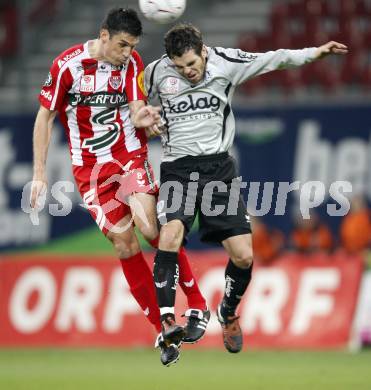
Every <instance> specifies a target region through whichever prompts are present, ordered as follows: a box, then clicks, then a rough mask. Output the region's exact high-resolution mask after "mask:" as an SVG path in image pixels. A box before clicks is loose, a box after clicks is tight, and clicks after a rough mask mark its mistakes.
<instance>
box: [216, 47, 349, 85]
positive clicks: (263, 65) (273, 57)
mask: <svg viewBox="0 0 371 390" xmlns="http://www.w3.org/2000/svg"><path fill="white" fill-rule="evenodd" d="M214 50H215V53H216V54H217V55H218V56H220V57H222V58H224V59H225V60H226V61H225V68H226V72H227V74H229V77H230V79H231V81H232V83H233V84H234V85H237V84H241V83H242V82H244V81H246V80H248V79H250V78H253V77H256V76H259V75H262V74H264V73H268V72H271V71H274V70H282V69H287V68H292V67H298V66H302V65H305V64H307V63H309V62H312V61H315V60H317V59H320V58H323V57H325V56H327V55H329V54H346V53H347V52H348V48H347V47H346V46H345V45H343V44H341V43H338V42H328V43H326V44H325V45H322V46H320V47H318V48H317V47H311V48H305V49H299V50H290V49H278V50H274V51H268V52H266V53H248V52H244V51H242V50H239V49H223V48H215V49H214Z"/></svg>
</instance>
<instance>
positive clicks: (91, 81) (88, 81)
mask: <svg viewBox="0 0 371 390" xmlns="http://www.w3.org/2000/svg"><path fill="white" fill-rule="evenodd" d="M94 89H95V77H94V76H90V75H85V76H82V77H81V80H80V91H81V92H94Z"/></svg>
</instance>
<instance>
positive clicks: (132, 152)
mask: <svg viewBox="0 0 371 390" xmlns="http://www.w3.org/2000/svg"><path fill="white" fill-rule="evenodd" d="M141 34H142V25H141V22H140V20H139V18H138V15H137V14H136V12H135V11H133V10H130V9H123V8H115V9H112V10H111V11H110V12H109V13H108V14H107V16H106V17H105V19H104V21H103V23H102V25H101V28H100V32H99V37H98V38H97V39H94V40H90V41H87V42H85V43H83V44H78V45H76V46H73V47H71V48H69V49H67V50H65V51H64V52H63V53H62V54H60V55H59V56H58V57H57V58H56V59H55V60H54V62H53V64H52V66H51V68H50V73H49V75H48V78H47V79H46V81H45V84H44V86H43V88H42V90H41V92H40V96H39V101H40V109H39V111H38V114H37V117H36V121H35V127H34V142H33V147H34V175H33V185H32V192H31V206H32V207H35V206H36V204H37V199H38V197H39V195H40V193H41V192H42V191H43V190H44V189H45V188H46V185H47V177H46V169H45V166H46V158H47V151H48V145H49V140H50V135H51V130H52V124H53V121H54V118H55V116H56V114H57V113H59V117H60V120H61V122H62V124H63V127H64V128H65V131H66V136H67V139H68V142H69V147H70V154H71V159H72V169H73V174H74V177H75V180H76V183H77V186H78V189H79V191H80V194H81V196H82V198H83V200H84V204H85V207H86V208H87V209H88V210H89V212H90V214H91V215H92V217H93V218H94V219H95V221H96V223H97V224H98V226H99V228H100V229H101V230H102V232H103V233H104V234H105V235H106V237H107V238H108V239H109V240H110V241H111V242H112V244H113V246H114V248H115V250H116V253H117V255H118V257H119V259H120V262H121V265H122V269H123V273H124V275H125V277H126V279H127V281H128V284H129V286H130V290H131V293H132V294H133V296H134V298H135V299H136V300H137V302H138V304H139V305H140V307H141V308H142V310H143V312H144V313H145V314H146V316H147V318H148V320H149V321H150V322H151V323H152V324H153V325H154V326H155V328H156V329H157V331H158V332H160V331H161V324H160V313H159V309H158V306H157V301H156V296H155V287H154V284H153V277H152V272H151V270H150V268H149V267H148V265H147V263H146V262H145V260H144V257H143V254H142V252H141V249H140V246H139V242H138V239H137V237H136V234H135V232H134V226H133V223H132V222H134V224H135V225H136V226H137V227H138V229H139V230H140V231H141V232H142V234H143V235H144V237H145V238H146V239H147V240H148V241H149V242H150V243H151V244H152V246H154V247H157V243H158V235H159V232H158V227H157V218H156V196H157V190H158V188H157V186H156V183H155V181H154V179H153V175H152V168H151V166H150V164H149V163H148V160H147V137H146V134H145V129H144V128H148V129H149V131H156V125H157V123H158V122H159V120H160V115H159V107H153V106H150V105H146V94H145V92H144V85H143V70H144V67H143V63H142V60H141V57H140V55H139V54H138V52H137V51H136V50H135V46H136V45H137V44H138V42H139V38H140V36H141ZM179 257H180V258H181V261H180V267H179V268H180V279H181V281H182V282H184V283H182V287H183V289H184V292H185V294H186V296H187V298H188V304H189V307H190V308H191V311H192V310H195V311H196V312H198V311H202V310H206V302H205V299H204V298H203V296H202V295H201V293H200V291H199V288H198V285H197V283H196V281H195V279H194V276H193V274H192V271H191V268H190V266H189V263H188V260H187V257H186V254H185V251H184V249H183V248H180V251H179ZM190 325H191V324H190ZM188 330H189V331H190V332H191V333H192V326H190V327H189V329H188ZM190 336H192V335H191V334H190ZM201 336H202V334H201V335H197V337H201ZM157 341H158V343H157V344H159V347H161V360H162V362H163V364H166V365H167V364H170V363H172V362H174V361H176V360H177V358H178V356H179V351H178V347H177V346H176V345H174V346H166V345H164V344H163V342H162V340H161V338H159V339H158V340H157ZM190 341H197V340H190Z"/></svg>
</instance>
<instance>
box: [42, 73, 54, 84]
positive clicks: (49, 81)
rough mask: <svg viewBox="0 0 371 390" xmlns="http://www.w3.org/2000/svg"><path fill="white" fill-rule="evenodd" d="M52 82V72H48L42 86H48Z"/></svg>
mask: <svg viewBox="0 0 371 390" xmlns="http://www.w3.org/2000/svg"><path fill="white" fill-rule="evenodd" d="M52 83H53V77H52V74H51V73H50V72H49V73H48V77H47V78H46V80H45V82H44V87H50V86H51V85H52Z"/></svg>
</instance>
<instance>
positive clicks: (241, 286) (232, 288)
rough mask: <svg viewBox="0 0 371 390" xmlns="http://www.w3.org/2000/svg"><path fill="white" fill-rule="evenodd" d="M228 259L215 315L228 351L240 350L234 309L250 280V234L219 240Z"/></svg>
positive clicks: (240, 332) (251, 258)
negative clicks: (223, 286)
mask: <svg viewBox="0 0 371 390" xmlns="http://www.w3.org/2000/svg"><path fill="white" fill-rule="evenodd" d="M222 244H223V246H224V248H225V249H226V251H227V252H228V254H229V257H230V260H229V262H228V264H227V267H226V270H225V291H224V296H223V300H222V302H221V303H220V305H219V306H218V310H217V316H218V320H219V322H220V324H221V326H222V329H223V341H224V346H225V347H226V349H227V350H228V351H229V352H232V353H236V352H240V351H241V349H242V345H243V337H242V331H241V328H240V325H239V323H238V319H239V317H238V316H237V315H236V309H237V306H238V304H239V303H240V300H241V298H242V296H243V294H244V293H245V291H246V289H247V286H248V285H249V283H250V280H251V272H252V265H253V256H252V255H253V253H252V237H251V234H242V235H239V236H234V237H230V238H228V239H226V240H224V241H223V242H222Z"/></svg>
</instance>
